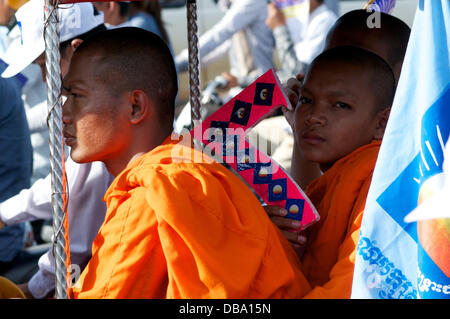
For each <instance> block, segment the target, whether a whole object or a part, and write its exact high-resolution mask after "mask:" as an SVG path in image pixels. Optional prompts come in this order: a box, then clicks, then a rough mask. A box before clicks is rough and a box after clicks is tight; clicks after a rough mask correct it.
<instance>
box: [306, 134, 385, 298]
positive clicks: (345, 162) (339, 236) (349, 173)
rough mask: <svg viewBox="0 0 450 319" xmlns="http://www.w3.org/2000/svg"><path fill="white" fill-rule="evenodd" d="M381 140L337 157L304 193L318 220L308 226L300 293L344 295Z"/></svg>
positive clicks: (347, 293)
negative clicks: (306, 288) (304, 288)
mask: <svg viewBox="0 0 450 319" xmlns="http://www.w3.org/2000/svg"><path fill="white" fill-rule="evenodd" d="M380 145H381V141H372V142H371V143H370V144H367V145H364V146H362V147H360V148H358V149H356V150H355V151H353V152H352V153H350V154H348V155H347V156H345V157H343V158H341V159H340V160H338V161H337V162H336V163H335V164H334V165H333V166H332V167H331V168H330V169H328V170H327V171H326V172H325V173H324V174H323V175H322V176H321V177H319V178H318V179H316V180H315V181H313V182H312V183H311V184H310V185H309V186H308V188H307V191H306V194H307V195H308V197H309V198H310V199H311V201H312V202H313V204H314V206H315V207H316V208H317V210H318V212H319V215H320V221H319V222H318V223H317V224H315V225H312V226H311V227H310V229H309V231H310V233H309V236H308V243H307V248H306V251H305V254H304V256H303V257H302V264H303V273H304V275H305V277H306V278H307V279H308V281H309V283H310V285H311V287H312V288H313V289H312V290H311V291H310V292H309V293H308V294H307V295H306V296H305V298H314V299H323V298H333V299H337V298H350V294H351V288H352V280H353V270H354V266H355V257H356V246H357V243H358V238H359V231H360V228H361V220H362V215H363V211H364V206H365V203H366V197H367V193H368V191H369V186H370V182H371V180H372V173H373V170H374V168H375V162H376V159H377V156H378V151H379V148H380Z"/></svg>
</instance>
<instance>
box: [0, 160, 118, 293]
mask: <svg viewBox="0 0 450 319" xmlns="http://www.w3.org/2000/svg"><path fill="white" fill-rule="evenodd" d="M66 174H67V180H68V185H69V202H68V221H69V239H70V254H71V262H72V265H74V264H75V265H78V266H79V267H80V269H81V270H82V269H83V268H84V267H85V266H86V264H87V262H88V261H89V259H90V257H91V246H92V242H93V241H94V238H95V236H96V235H97V232H98V229H99V228H100V226H101V224H102V223H103V220H104V218H105V213H106V204H105V203H104V202H103V196H104V195H105V192H106V190H107V189H108V187H109V185H110V184H111V182H112V181H113V179H114V177H113V176H112V175H110V174H109V172H108V171H107V170H106V167H105V165H104V164H103V163H101V162H93V163H87V164H77V163H75V162H73V161H72V160H71V159H70V158H69V159H68V160H67V161H66ZM50 218H52V208H51V176H50V175H48V176H47V177H46V178H45V179H40V180H38V181H36V182H35V183H34V184H33V185H32V186H31V188H29V189H25V190H22V191H21V192H20V193H19V194H17V195H16V196H14V197H12V198H10V199H8V200H6V201H4V202H3V203H1V204H0V219H1V220H2V221H3V222H4V223H5V224H7V225H11V224H16V223H20V222H24V221H27V220H35V219H50ZM54 287H55V259H54V256H53V254H52V250H51V249H50V250H49V251H48V252H47V253H46V254H44V255H43V256H42V257H41V258H40V259H39V270H38V272H37V273H36V274H35V275H34V276H33V277H32V278H31V279H30V281H29V282H28V289H29V290H30V292H31V293H32V294H33V296H34V297H35V298H43V297H44V296H46V295H47V294H48V293H49V292H50V291H51V290H52V289H54Z"/></svg>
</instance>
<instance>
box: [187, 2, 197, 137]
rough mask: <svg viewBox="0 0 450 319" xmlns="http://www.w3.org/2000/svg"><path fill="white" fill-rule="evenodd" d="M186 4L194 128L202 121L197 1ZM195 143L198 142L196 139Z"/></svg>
mask: <svg viewBox="0 0 450 319" xmlns="http://www.w3.org/2000/svg"><path fill="white" fill-rule="evenodd" d="M186 5H187V30H188V52H189V103H190V105H191V125H192V126H191V127H192V128H194V127H195V126H196V125H197V124H198V122H199V121H201V113H200V107H201V104H200V71H199V64H200V63H199V62H200V58H199V50H198V25H197V1H196V0H188V1H187V3H186ZM194 143H195V144H196V141H195V140H194Z"/></svg>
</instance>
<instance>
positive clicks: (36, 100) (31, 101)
mask: <svg viewBox="0 0 450 319" xmlns="http://www.w3.org/2000/svg"><path fill="white" fill-rule="evenodd" d="M27 1H28V0H1V1H0V26H1V27H0V28H2V29H3V31H2V32H1V35H0V37H1V38H2V39H1V42H2V43H3V45H2V46H1V47H0V60H1V62H0V63H2V64H3V65H4V66H8V64H10V63H11V61H9V59H10V56H8V55H6V56H5V54H6V51H7V49H8V47H9V46H10V45H11V44H12V43H13V42H14V41H20V37H21V33H20V28H19V27H18V25H17V20H16V17H15V15H14V13H15V12H16V11H17V10H18V9H19V8H20V7H21V6H22V5H23V4H24V3H26V2H27ZM16 78H17V79H19V80H20V83H21V84H22V100H23V102H24V106H25V113H26V116H27V121H28V127H29V129H30V133H31V145H32V146H33V174H32V176H31V183H34V182H35V181H37V180H38V179H40V178H44V177H45V176H47V175H48V173H49V172H50V160H49V158H50V151H49V147H48V128H47V123H46V116H45V114H46V110H47V91H46V86H45V83H44V82H43V81H42V77H41V72H40V70H39V67H38V66H37V65H33V64H30V65H28V66H27V67H26V68H24V69H23V70H22V71H21V72H20V73H19V74H17V75H16ZM39 226H40V224H39V222H35V223H33V227H35V228H37V229H36V230H39V229H40V227H39ZM35 238H36V239H39V234H38V233H35Z"/></svg>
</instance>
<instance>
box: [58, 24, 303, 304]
mask: <svg viewBox="0 0 450 319" xmlns="http://www.w3.org/2000/svg"><path fill="white" fill-rule="evenodd" d="M63 87H64V94H65V95H66V96H67V101H66V102H65V104H64V105H63V123H64V136H65V138H66V142H67V145H68V146H70V148H71V151H70V156H71V157H72V159H73V160H74V161H76V162H78V163H84V162H89V161H102V162H104V163H105V165H106V167H107V169H108V170H109V171H110V172H111V174H113V175H114V176H116V178H115V180H114V181H113V183H112V185H111V187H110V188H109V189H108V191H107V192H106V194H105V197H104V200H105V201H106V203H107V212H106V217H105V221H104V223H103V225H102V226H101V228H100V230H99V232H98V235H97V237H96V238H95V240H94V243H93V247H92V258H91V260H90V262H89V263H88V265H87V266H86V268H85V269H84V271H83V272H82V274H81V278H80V279H79V281H78V283H77V285H76V286H75V287H74V289H73V296H74V297H75V298H298V297H301V296H302V295H304V294H305V293H306V291H307V290H308V289H309V286H308V283H307V282H306V280H305V279H304V277H303V275H302V274H301V272H300V271H299V265H298V264H297V263H298V261H297V260H296V256H295V252H294V251H293V250H292V248H291V247H290V245H289V243H288V242H287V241H286V240H285V238H284V237H283V236H282V235H281V233H280V232H279V231H278V230H277V229H276V227H275V226H274V225H273V224H272V223H271V222H270V220H269V218H268V217H267V215H266V214H265V212H264V210H263V209H262V207H261V206H260V204H259V201H258V200H257V199H256V198H255V196H254V195H253V194H252V192H251V191H250V189H248V188H247V186H245V185H244V184H243V182H241V181H240V180H239V179H238V178H237V177H236V176H235V175H234V174H233V173H231V172H229V171H228V170H227V169H225V168H224V167H223V166H221V165H220V164H218V163H215V162H212V161H211V160H209V161H207V162H205V163H193V162H192V161H191V158H201V156H200V157H198V156H194V155H193V154H194V152H197V151H194V150H193V149H192V148H187V147H185V146H180V145H176V143H177V142H178V141H171V139H170V135H171V131H172V123H173V116H174V101H175V96H176V94H177V78H176V71H175V66H174V62H173V60H172V56H171V54H170V50H169V49H168V48H167V46H166V44H165V43H164V42H163V41H162V40H161V39H160V38H159V37H158V36H156V35H154V34H152V33H150V32H147V31H144V30H141V29H136V28H120V29H113V30H108V31H105V32H103V33H100V34H98V35H96V36H92V37H91V38H89V39H88V40H86V41H84V42H83V43H82V44H81V45H80V46H79V48H78V49H77V50H76V51H75V53H74V56H73V58H72V61H71V65H70V68H69V72H68V74H67V76H66V77H65V78H64V80H63ZM175 146H177V147H185V148H186V149H185V150H184V151H181V152H180V155H179V157H177V156H178V155H177V154H178V153H176V152H175V157H176V158H175V157H174V155H173V153H174V148H175ZM182 154H183V155H184V157H183V155H182ZM186 154H187V155H186Z"/></svg>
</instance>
